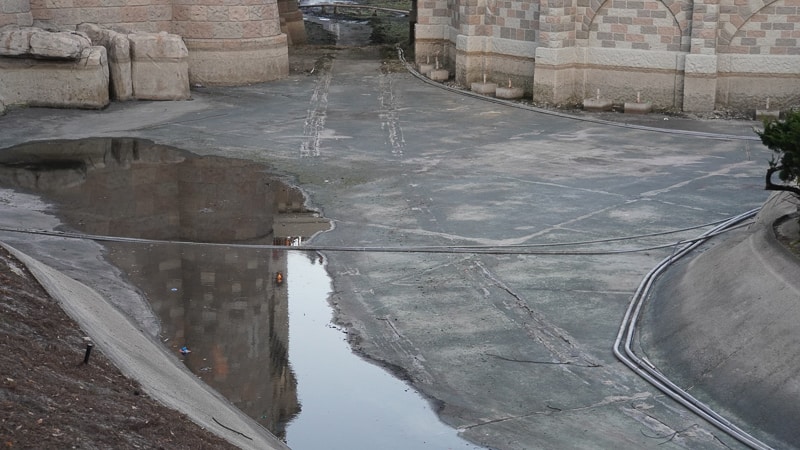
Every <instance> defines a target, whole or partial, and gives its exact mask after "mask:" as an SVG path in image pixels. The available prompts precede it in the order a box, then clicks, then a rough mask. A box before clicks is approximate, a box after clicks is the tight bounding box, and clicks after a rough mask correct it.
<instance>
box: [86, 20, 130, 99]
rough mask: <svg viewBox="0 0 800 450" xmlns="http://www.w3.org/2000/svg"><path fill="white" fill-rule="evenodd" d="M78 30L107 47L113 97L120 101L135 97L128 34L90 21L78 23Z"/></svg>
mask: <svg viewBox="0 0 800 450" xmlns="http://www.w3.org/2000/svg"><path fill="white" fill-rule="evenodd" d="M78 31H81V32H83V33H85V34H86V35H87V36H89V38H90V39H91V40H92V43H93V44H94V45H102V46H103V47H105V48H106V52H107V53H108V70H109V76H110V80H109V83H110V89H111V98H113V99H115V100H119V101H125V100H130V99H131V98H132V97H133V85H132V81H131V53H130V52H131V51H130V41H129V40H128V36H127V35H126V34H122V33H117V32H116V31H114V30H110V29H108V28H103V27H101V26H99V25H96V24H90V23H82V24H80V25H78Z"/></svg>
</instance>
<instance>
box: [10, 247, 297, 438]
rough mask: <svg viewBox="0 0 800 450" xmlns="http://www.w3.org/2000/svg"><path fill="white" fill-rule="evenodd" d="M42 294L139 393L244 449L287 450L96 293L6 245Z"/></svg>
mask: <svg viewBox="0 0 800 450" xmlns="http://www.w3.org/2000/svg"><path fill="white" fill-rule="evenodd" d="M0 245H2V246H3V247H5V248H6V249H8V251H9V252H11V253H12V254H13V255H14V256H15V257H16V258H17V259H19V260H20V261H21V262H22V263H23V264H25V265H26V266H27V267H28V269H30V271H31V273H33V275H34V277H36V279H37V280H38V281H39V283H41V284H42V286H43V287H44V288H45V290H46V291H47V292H48V293H49V294H50V295H51V296H52V297H53V298H55V299H56V300H58V301H59V303H60V304H61V307H62V308H63V309H64V311H65V312H66V313H67V314H69V316H70V317H72V318H73V319H74V320H75V321H76V322H78V324H79V325H80V326H81V328H83V330H84V331H85V332H86V333H87V334H88V335H89V336H90V337H91V338H92V340H93V341H94V343H95V345H96V347H97V348H99V349H100V350H101V351H103V353H105V354H106V355H107V356H108V357H109V358H110V359H111V360H112V361H113V362H114V364H115V365H116V366H117V367H118V368H119V369H120V370H121V371H122V372H123V373H124V374H125V375H127V376H129V377H131V378H133V379H135V380H137V381H138V382H139V383H141V385H142V388H143V389H144V391H145V392H146V393H147V394H148V395H150V396H151V397H153V398H155V399H156V400H158V401H160V402H161V403H163V404H165V405H166V406H168V407H170V408H173V409H176V410H178V411H180V412H182V413H184V414H186V415H187V416H188V417H189V418H190V419H191V420H192V421H194V422H195V423H197V424H198V425H200V426H201V427H203V428H206V429H208V430H209V431H211V432H213V433H215V434H217V435H218V436H220V437H222V438H223V439H226V440H227V441H229V442H231V443H232V444H234V445H236V446H238V447H239V448H243V449H253V450H256V449H262V450H263V449H272V450H286V449H288V448H289V447H288V446H286V445H285V444H284V443H283V442H281V441H280V440H278V439H277V438H276V437H275V436H274V435H272V434H271V433H270V432H269V431H267V430H266V429H264V428H263V427H262V426H261V425H259V424H258V423H256V422H255V421H254V420H252V419H251V418H249V417H248V416H246V415H245V414H244V413H242V412H241V411H239V410H238V409H236V408H235V407H234V406H233V405H231V404H230V403H229V402H228V401H227V400H226V399H225V398H224V397H222V396H221V395H220V394H218V393H217V392H216V391H214V390H212V389H211V388H210V387H208V386H207V385H205V384H204V383H202V382H201V381H200V380H199V379H197V378H196V377H195V376H194V375H193V374H191V373H190V372H189V371H188V370H187V369H186V368H185V367H184V366H183V365H181V364H180V363H179V362H178V361H176V359H175V357H174V356H173V355H171V354H169V353H168V352H167V351H166V350H165V349H164V347H163V346H161V345H160V344H159V343H157V342H154V341H153V340H152V339H150V338H149V337H147V335H146V334H145V333H144V332H143V331H142V330H140V329H139V328H138V327H137V326H136V325H135V324H134V323H133V322H131V321H130V319H128V317H127V316H125V315H124V314H123V313H122V312H120V311H118V310H117V309H116V308H114V307H113V306H111V304H109V303H108V302H106V301H105V299H104V298H103V297H102V296H100V294H98V293H97V292H96V291H94V290H93V289H91V288H89V287H88V286H86V285H84V284H82V283H80V282H78V281H76V280H74V279H72V278H69V277H67V276H66V275H64V274H62V273H61V272H59V271H57V270H55V269H53V268H51V267H49V266H47V265H45V264H43V263H41V262H39V261H37V260H35V259H33V258H31V257H30V256H28V255H26V254H25V253H22V252H20V251H19V250H17V249H15V248H13V247H11V246H9V245H7V244H5V243H0Z"/></svg>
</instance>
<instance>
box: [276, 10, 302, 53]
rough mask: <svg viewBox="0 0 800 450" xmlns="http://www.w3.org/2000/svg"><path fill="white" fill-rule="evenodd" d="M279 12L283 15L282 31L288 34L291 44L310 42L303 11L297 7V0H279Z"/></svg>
mask: <svg viewBox="0 0 800 450" xmlns="http://www.w3.org/2000/svg"><path fill="white" fill-rule="evenodd" d="M278 13H279V14H280V17H281V31H282V32H283V33H285V34H286V36H287V38H288V40H289V45H300V44H305V43H306V42H308V36H307V35H306V25H305V23H303V12H302V11H300V8H298V7H297V0H278Z"/></svg>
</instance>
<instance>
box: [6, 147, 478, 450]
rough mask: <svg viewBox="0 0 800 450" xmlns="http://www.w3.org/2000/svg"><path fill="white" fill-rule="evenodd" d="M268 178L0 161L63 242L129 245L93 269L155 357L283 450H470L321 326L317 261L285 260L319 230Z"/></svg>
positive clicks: (125, 159)
mask: <svg viewBox="0 0 800 450" xmlns="http://www.w3.org/2000/svg"><path fill="white" fill-rule="evenodd" d="M268 169H269V168H268V167H266V166H264V165H262V164H256V163H253V162H249V161H242V160H234V159H225V158H218V157H198V156H195V155H192V154H191V153H189V152H185V151H182V150H179V149H175V148H170V147H165V146H160V145H156V144H153V143H152V142H149V141H144V140H138V139H118V138H114V139H111V138H105V139H86V140H79V141H58V142H48V143H36V144H27V145H24V146H20V147H16V148H12V149H4V150H2V151H0V186H2V187H6V188H12V189H14V190H18V191H21V192H26V193H33V194H36V195H40V196H42V197H44V198H45V199H46V200H47V201H49V202H53V203H54V204H56V205H57V214H58V215H59V216H60V217H61V218H62V220H64V223H65V224H67V225H68V227H69V228H70V229H73V230H78V231H80V232H83V233H89V234H97V235H105V236H121V237H127V238H139V239H143V240H142V241H140V242H106V243H104V245H105V247H106V249H107V255H106V257H107V258H108V259H109V260H110V261H111V262H112V263H113V264H114V265H115V266H117V267H118V268H119V269H120V270H121V271H122V273H123V274H124V276H125V277H126V278H127V280H128V281H129V282H130V283H131V284H133V285H134V286H135V287H136V288H137V289H138V290H139V291H140V292H141V293H142V294H143V295H144V296H145V297H146V298H147V299H148V301H149V303H150V306H151V307H152V309H153V311H154V312H155V313H156V314H157V316H158V318H159V320H160V323H161V333H160V339H161V340H162V342H163V343H164V345H165V346H166V347H167V348H168V349H170V350H171V351H172V352H174V354H175V355H176V357H178V358H180V359H181V360H183V361H184V363H185V364H186V366H187V367H188V368H189V369H190V370H192V371H193V372H194V373H195V374H196V375H197V376H198V377H200V378H201V379H203V380H204V381H205V382H206V383H207V384H209V385H210V386H211V387H213V388H214V389H216V390H217V391H218V392H220V393H221V394H222V395H224V396H225V397H226V398H228V399H229V400H230V401H231V402H232V403H234V404H235V405H236V406H237V407H238V408H240V409H241V410H242V411H244V412H245V413H246V414H248V415H250V416H251V417H253V418H254V419H255V420H257V421H258V422H259V423H261V424H262V425H264V426H265V427H267V428H268V429H269V430H270V431H272V432H273V433H274V434H275V435H276V436H278V437H280V438H282V439H284V440H286V441H287V442H288V443H289V445H290V446H291V447H292V448H294V449H296V450H302V449H320V448H347V449H374V448H381V449H392V448H398V449H401V448H402V449H408V448H415V449H416V448H431V449H434V448H435V449H445V448H476V447H474V446H471V445H470V444H468V443H466V441H463V440H462V439H460V438H458V437H457V434H456V431H455V430H454V429H452V428H450V427H448V426H446V425H445V424H443V423H442V422H441V421H439V419H438V418H437V417H436V415H435V413H434V411H433V410H432V409H431V406H430V404H429V402H427V401H426V400H425V399H423V398H422V397H421V396H420V395H418V394H417V393H416V392H414V391H413V389H411V388H410V387H409V386H408V385H406V384H405V383H404V382H402V381H400V380H398V379H397V378H395V377H393V376H392V375H391V374H389V373H388V372H386V371H385V370H383V369H381V368H380V367H378V366H376V365H373V364H370V363H368V362H366V361H365V360H363V359H362V358H360V357H358V356H357V355H355V354H353V352H352V351H351V349H350V347H349V345H348V344H347V342H346V340H345V334H344V332H343V331H342V330H340V329H338V328H336V327H335V326H333V325H331V316H332V310H331V307H330V305H329V304H328V302H327V299H328V296H329V294H330V286H331V281H330V279H329V277H328V275H327V272H326V271H325V267H324V261H323V259H322V257H321V256H320V255H317V254H314V253H308V252H300V251H297V250H296V249H292V248H291V246H294V245H297V244H299V243H301V242H303V240H305V239H306V238H308V237H309V236H313V235H314V234H315V233H317V232H321V231H324V230H327V229H328V228H329V224H328V222H327V221H326V220H325V219H324V218H321V217H319V216H318V214H317V213H316V212H314V211H310V210H307V209H306V208H305V206H304V198H303V195H302V193H301V192H300V191H299V190H297V189H294V188H292V187H290V186H287V185H286V184H284V183H283V182H281V181H280V180H279V179H277V178H276V177H274V176H270V175H269V170H268ZM9 214H13V212H11V211H10V212H9ZM178 241H181V242H185V241H190V242H194V244H186V243H179V242H178ZM200 243H202V244H200Z"/></svg>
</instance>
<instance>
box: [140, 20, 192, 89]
mask: <svg viewBox="0 0 800 450" xmlns="http://www.w3.org/2000/svg"><path fill="white" fill-rule="evenodd" d="M127 38H128V40H129V42H130V59H131V85H132V88H133V96H134V97H135V98H137V99H139V100H186V99H188V98H189V60H188V58H189V51H188V50H187V49H186V46H185V45H184V43H183V39H181V37H180V36H178V35H175V34H168V33H165V32H162V33H157V34H156V33H134V34H129V35H128V36H127Z"/></svg>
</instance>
